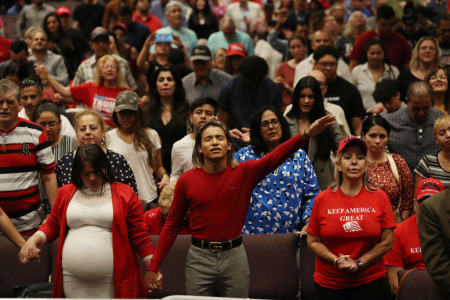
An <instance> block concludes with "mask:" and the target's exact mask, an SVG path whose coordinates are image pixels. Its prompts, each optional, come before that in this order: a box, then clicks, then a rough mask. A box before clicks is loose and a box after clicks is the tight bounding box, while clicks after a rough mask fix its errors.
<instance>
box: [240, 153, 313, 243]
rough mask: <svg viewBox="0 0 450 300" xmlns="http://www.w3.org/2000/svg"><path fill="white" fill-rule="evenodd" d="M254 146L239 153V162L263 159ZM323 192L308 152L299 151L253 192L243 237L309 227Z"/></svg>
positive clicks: (262, 181) (287, 231)
mask: <svg viewBox="0 0 450 300" xmlns="http://www.w3.org/2000/svg"><path fill="white" fill-rule="evenodd" d="M263 156H264V154H263V155H260V154H256V153H255V152H254V150H253V146H249V147H246V148H242V149H240V150H239V151H238V152H237V153H236V154H235V156H234V157H235V158H236V159H237V160H238V161H246V160H255V159H260V158H261V157H263ZM319 192H320V190H319V186H318V185H317V178H316V174H315V173H314V170H313V167H312V164H311V162H310V160H309V158H308V155H306V153H305V151H303V150H299V151H297V152H296V153H295V154H294V155H293V156H292V157H290V158H289V159H287V160H286V161H285V162H284V163H283V164H282V165H281V166H280V167H279V168H278V169H276V170H275V171H274V172H272V173H271V174H269V175H268V176H267V177H266V178H264V179H263V180H261V182H259V183H258V185H257V186H256V188H255V189H254V190H253V195H252V199H251V201H250V207H249V210H248V213H247V218H246V220H245V224H244V228H243V230H242V234H262V233H290V232H293V231H294V230H300V229H301V228H302V227H303V226H304V225H306V224H308V222H309V217H310V215H311V210H312V207H313V203H314V199H315V197H316V196H317V194H318V193H319Z"/></svg>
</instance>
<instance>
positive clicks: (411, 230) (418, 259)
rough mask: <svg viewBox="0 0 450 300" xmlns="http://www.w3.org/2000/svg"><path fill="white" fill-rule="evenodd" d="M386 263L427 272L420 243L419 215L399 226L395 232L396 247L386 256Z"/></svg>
mask: <svg viewBox="0 0 450 300" xmlns="http://www.w3.org/2000/svg"><path fill="white" fill-rule="evenodd" d="M384 263H385V264H386V265H388V266H393V267H402V268H404V269H421V270H425V264H424V262H423V259H422V250H421V248H420V243H419V227H418V226H417V215H414V216H412V217H411V218H408V219H407V220H405V221H403V222H401V223H399V224H398V226H397V228H396V229H395V230H394V245H393V246H392V250H391V251H389V252H388V253H386V255H385V256H384Z"/></svg>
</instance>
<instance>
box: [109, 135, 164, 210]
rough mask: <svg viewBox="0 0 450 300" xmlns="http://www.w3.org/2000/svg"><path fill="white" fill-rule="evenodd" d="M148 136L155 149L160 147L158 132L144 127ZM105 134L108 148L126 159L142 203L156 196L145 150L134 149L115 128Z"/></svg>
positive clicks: (154, 184)
mask: <svg viewBox="0 0 450 300" xmlns="http://www.w3.org/2000/svg"><path fill="white" fill-rule="evenodd" d="M145 131H146V132H147V135H148V137H149V138H150V141H151V142H152V144H153V147H155V150H159V149H161V140H160V138H159V135H158V133H157V132H156V131H155V130H153V129H150V128H148V129H146V130H145ZM106 135H107V136H108V138H109V145H108V149H109V150H112V151H114V152H117V153H119V154H122V155H123V156H124V157H125V159H126V160H127V161H128V164H129V165H130V168H131V170H133V173H134V177H135V178H136V183H137V187H138V191H139V199H141V201H142V202H143V203H149V202H152V201H153V200H155V199H156V198H157V197H158V193H157V187H156V183H155V181H154V180H153V170H152V168H150V166H149V164H148V153H147V151H136V149H135V148H134V144H127V143H125V142H124V141H123V140H122V139H121V138H120V137H119V136H118V135H117V129H114V130H111V131H108V132H107V133H106Z"/></svg>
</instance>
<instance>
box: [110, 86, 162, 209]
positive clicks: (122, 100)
mask: <svg viewBox="0 0 450 300" xmlns="http://www.w3.org/2000/svg"><path fill="white" fill-rule="evenodd" d="M112 118H113V122H114V125H116V127H117V128H116V129H114V130H110V131H108V132H107V133H106V136H107V137H108V140H109V142H110V147H109V149H111V150H112V151H114V152H116V153H119V154H122V155H123V156H124V157H125V159H126V160H127V162H128V164H129V165H130V168H131V170H133V173H134V175H135V177H136V183H137V187H138V190H139V199H140V200H141V201H142V204H143V207H144V211H147V210H149V209H150V207H149V204H150V203H151V202H152V201H155V200H156V199H157V198H158V193H157V185H156V184H155V181H154V180H153V176H156V177H157V178H158V179H159V180H160V182H159V183H158V186H159V188H160V189H162V188H163V187H164V186H165V185H166V184H168V183H169V175H168V174H167V172H166V170H165V169H164V167H163V165H162V160H161V140H160V138H159V135H158V133H157V132H156V131H155V130H153V129H150V128H145V126H144V117H143V113H142V109H141V107H140V106H139V97H138V95H137V94H136V93H135V92H133V91H123V92H121V93H119V95H117V99H116V106H115V108H114V112H113V116H112Z"/></svg>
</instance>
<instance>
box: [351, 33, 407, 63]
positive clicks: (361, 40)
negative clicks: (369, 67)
mask: <svg viewBox="0 0 450 300" xmlns="http://www.w3.org/2000/svg"><path fill="white" fill-rule="evenodd" d="M374 38H377V39H378V38H379V37H378V34H377V33H376V31H375V29H373V30H369V31H366V32H364V33H363V34H361V35H360V36H359V37H358V38H357V39H356V41H355V43H354V44H353V49H352V52H350V55H349V58H350V59H353V60H357V61H359V63H363V60H364V57H365V56H366V43H367V42H368V41H369V40H371V39H374ZM381 40H382V41H383V42H384V44H385V46H386V52H387V57H388V59H389V63H390V64H391V65H394V66H396V67H397V68H398V69H399V70H402V69H404V66H405V65H407V64H409V61H410V60H411V51H412V49H411V46H410V45H409V43H408V41H407V40H406V39H405V37H404V36H403V35H401V34H399V33H397V32H395V31H392V33H391V35H389V37H387V38H382V39H381Z"/></svg>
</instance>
